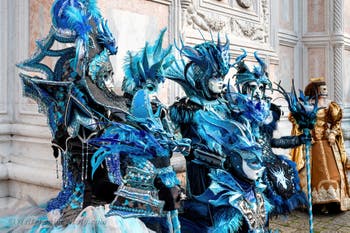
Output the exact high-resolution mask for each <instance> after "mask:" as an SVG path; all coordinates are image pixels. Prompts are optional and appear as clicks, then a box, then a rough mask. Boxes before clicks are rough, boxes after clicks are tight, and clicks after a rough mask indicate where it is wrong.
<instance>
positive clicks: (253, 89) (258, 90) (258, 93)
mask: <svg viewBox="0 0 350 233" xmlns="http://www.w3.org/2000/svg"><path fill="white" fill-rule="evenodd" d="M264 92H265V88H264V85H263V84H261V83H260V84H258V83H257V82H249V83H248V88H247V95H248V96H251V97H252V98H253V99H255V100H260V99H262V98H263V96H264Z"/></svg>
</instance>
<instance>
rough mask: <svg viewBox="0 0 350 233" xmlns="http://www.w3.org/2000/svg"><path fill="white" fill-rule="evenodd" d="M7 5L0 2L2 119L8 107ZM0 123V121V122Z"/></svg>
mask: <svg viewBox="0 0 350 233" xmlns="http://www.w3.org/2000/svg"><path fill="white" fill-rule="evenodd" d="M7 8H8V4H7V1H0V12H1V14H0V28H1V31H0V46H1V51H2V54H1V56H0V64H1V69H0V82H1V87H0V118H1V117H2V116H1V115H7V113H8V106H7V102H8V101H7V100H8V97H7V94H8V92H7V90H8V88H7V84H8V83H7V66H8V62H7V53H8V36H7V31H8V11H7ZM0 122H1V121H0Z"/></svg>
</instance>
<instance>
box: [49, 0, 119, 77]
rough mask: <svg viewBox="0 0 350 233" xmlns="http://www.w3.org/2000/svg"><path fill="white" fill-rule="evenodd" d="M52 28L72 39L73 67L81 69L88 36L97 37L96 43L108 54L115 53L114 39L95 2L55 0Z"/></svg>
mask: <svg viewBox="0 0 350 233" xmlns="http://www.w3.org/2000/svg"><path fill="white" fill-rule="evenodd" d="M51 17H52V25H53V28H54V29H55V30H56V32H57V33H59V34H60V35H62V36H66V37H69V38H71V37H74V38H75V47H76V54H75V58H74V61H73V67H74V68H75V69H76V70H78V71H80V72H81V73H83V72H84V71H82V70H81V69H82V68H83V67H81V66H83V64H80V63H82V62H85V61H84V60H86V58H87V57H88V55H89V43H90V36H91V35H92V34H96V35H97V41H98V43H99V45H100V46H101V47H102V49H101V50H103V48H106V49H108V51H109V53H110V54H116V53H117V47H116V44H115V39H114V37H113V35H112V33H111V32H110V30H109V29H108V25H107V22H106V21H105V20H104V19H103V18H102V16H101V13H100V10H99V8H98V7H97V1H96V0H56V1H55V2H54V3H53V5H52V8H51Z"/></svg>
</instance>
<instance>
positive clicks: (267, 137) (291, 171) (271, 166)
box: [233, 51, 307, 215]
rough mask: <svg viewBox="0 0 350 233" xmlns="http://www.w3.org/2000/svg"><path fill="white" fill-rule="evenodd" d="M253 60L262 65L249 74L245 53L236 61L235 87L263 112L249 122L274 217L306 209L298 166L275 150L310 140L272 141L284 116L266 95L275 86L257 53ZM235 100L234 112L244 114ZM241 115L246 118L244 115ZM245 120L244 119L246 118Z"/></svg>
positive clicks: (291, 137) (287, 137)
mask: <svg viewBox="0 0 350 233" xmlns="http://www.w3.org/2000/svg"><path fill="white" fill-rule="evenodd" d="M254 56H255V58H256V60H257V61H258V63H259V65H258V66H255V67H254V69H253V71H250V69H249V68H248V67H247V66H246V65H245V64H244V58H245V57H246V52H245V51H244V53H243V54H242V55H241V56H239V57H238V59H236V63H235V65H234V66H235V68H236V69H237V73H236V74H235V78H236V82H235V85H236V87H237V89H238V91H239V92H240V93H242V94H243V95H246V96H248V97H249V99H250V100H251V101H252V102H253V105H254V106H256V107H257V108H256V109H260V110H256V111H260V112H261V114H255V115H256V116H260V118H258V119H254V120H252V118H248V119H249V122H250V124H252V125H253V126H252V127H253V129H254V130H253V131H254V132H255V136H256V140H257V142H258V143H260V145H261V146H262V148H263V157H262V158H263V164H264V166H265V167H266V169H265V171H264V173H263V180H264V183H265V184H266V186H267V188H266V190H265V195H266V197H267V198H268V199H269V201H270V202H271V204H273V206H274V209H273V212H272V215H279V214H288V213H290V212H291V211H292V210H293V209H295V208H296V207H301V206H303V205H305V206H306V205H307V199H306V196H305V194H304V193H303V191H302V190H301V188H300V181H299V176H298V172H297V169H296V164H295V163H294V162H293V161H291V160H290V159H288V158H287V157H286V156H283V155H277V154H275V153H274V152H273V150H272V148H293V147H296V146H299V145H301V144H303V143H305V141H306V140H307V138H306V136H305V135H299V136H285V137H281V138H273V132H274V131H275V130H276V129H277V122H278V121H279V119H280V116H281V113H282V112H281V110H280V109H279V107H278V106H277V105H275V104H273V103H270V102H271V100H270V97H269V96H267V95H266V91H267V90H272V83H271V82H270V80H269V78H268V74H267V72H266V64H265V63H264V61H263V60H262V59H261V58H260V57H259V56H258V54H257V53H256V52H255V53H254ZM236 95H237V94H236ZM233 99H234V100H235V104H236V105H235V108H238V109H240V111H236V112H237V113H238V114H242V113H241V112H242V108H239V107H238V106H240V105H237V102H239V101H237V99H238V100H239V98H237V97H236V98H233ZM241 99H242V98H241ZM248 102H250V101H248ZM247 106H249V104H248V105H247V104H245V105H244V108H247ZM259 106H260V107H259ZM242 115H247V114H244V113H243V114H242ZM239 118H242V116H239ZM243 118H245V117H244V116H243Z"/></svg>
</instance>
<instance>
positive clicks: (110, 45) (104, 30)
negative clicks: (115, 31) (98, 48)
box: [98, 19, 118, 55]
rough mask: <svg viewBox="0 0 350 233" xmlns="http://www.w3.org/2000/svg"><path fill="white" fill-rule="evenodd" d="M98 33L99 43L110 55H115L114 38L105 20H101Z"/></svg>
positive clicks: (116, 49) (116, 47)
mask: <svg viewBox="0 0 350 233" xmlns="http://www.w3.org/2000/svg"><path fill="white" fill-rule="evenodd" d="M98 31H99V34H98V40H99V43H100V44H102V45H103V46H104V47H106V48H107V49H108V51H109V53H110V54H111V55H115V54H117V52H118V46H117V45H116V41H115V38H114V36H113V35H112V33H111V31H110V30H109V27H108V21H107V20H104V19H102V20H101V22H100V24H99V25H98Z"/></svg>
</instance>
